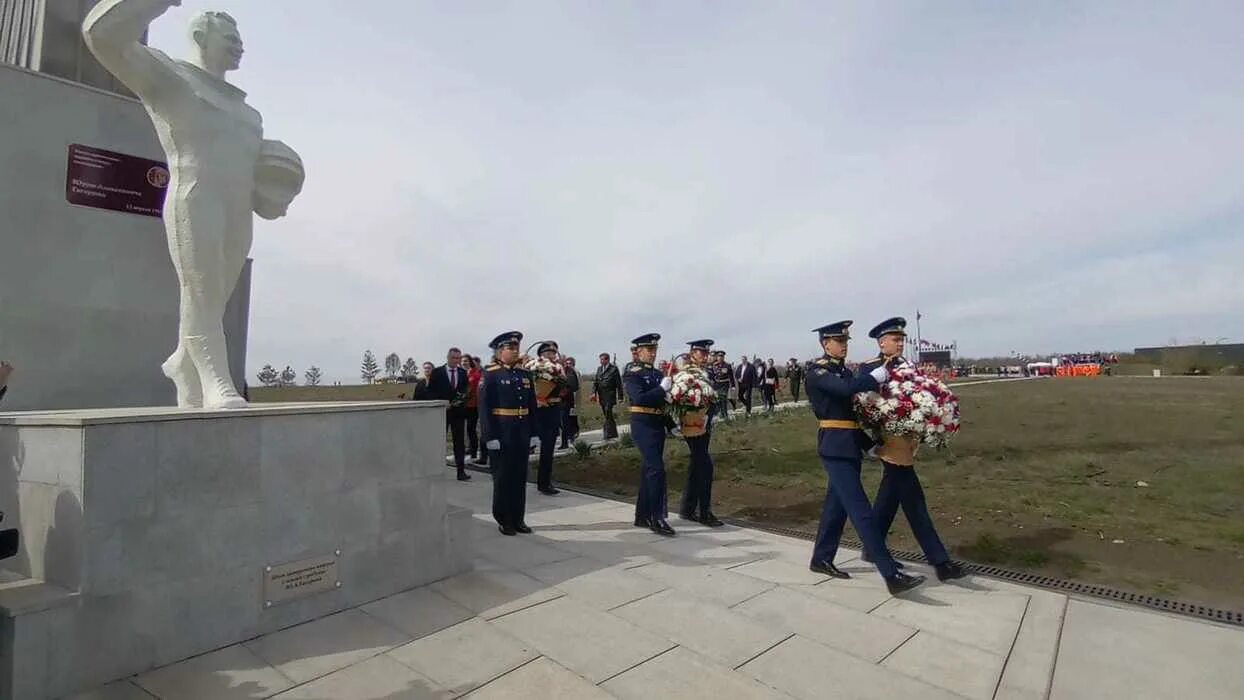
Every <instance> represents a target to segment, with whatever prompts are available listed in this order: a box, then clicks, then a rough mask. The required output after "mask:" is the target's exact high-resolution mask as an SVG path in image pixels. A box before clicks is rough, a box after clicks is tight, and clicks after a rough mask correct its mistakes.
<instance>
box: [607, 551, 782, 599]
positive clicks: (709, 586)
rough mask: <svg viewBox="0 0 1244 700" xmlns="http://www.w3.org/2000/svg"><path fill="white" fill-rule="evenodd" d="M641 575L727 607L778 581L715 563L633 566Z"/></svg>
mask: <svg viewBox="0 0 1244 700" xmlns="http://www.w3.org/2000/svg"><path fill="white" fill-rule="evenodd" d="M631 571H634V572H635V573H637V574H639V575H640V576H644V577H647V578H650V579H653V580H655V581H660V582H661V583H664V584H665V585H667V586H669V587H670V588H675V589H677V590H680V591H683V592H685V593H689V594H691V595H693V596H695V597H697V598H703V599H704V600H708V601H712V602H714V603H719V604H721V605H724V606H725V607H730V606H732V605H737V604H739V603H741V602H743V601H744V600H747V599H748V598H751V597H752V596H757V595H760V594H761V593H764V592H765V591H767V590H769V589H770V588H773V586H774V584H772V583H769V582H768V581H761V580H760V579H755V578H752V577H750V576H744V575H743V574H736V573H734V572H733V571H726V570H725V569H718V568H717V567H714V566H705V565H699V566H676V565H671V564H667V563H661V562H657V563H652V564H648V565H646V566H640V567H637V568H634V569H631Z"/></svg>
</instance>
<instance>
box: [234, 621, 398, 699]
mask: <svg viewBox="0 0 1244 700" xmlns="http://www.w3.org/2000/svg"><path fill="white" fill-rule="evenodd" d="M408 641H410V638H409V637H407V636H406V635H404V634H402V633H401V632H399V631H397V630H396V629H394V628H393V627H389V626H388V625H385V624H382V623H381V622H378V621H377V620H376V619H375V618H373V617H370V616H369V615H366V614H365V613H363V611H361V610H358V609H354V610H347V611H345V612H340V613H337V614H335V615H329V616H328V617H323V618H320V619H318V620H315V621H314V622H308V623H306V624H303V625H298V626H297V627H291V628H289V629H286V630H281V631H280V632H275V633H273V634H269V635H266V636H263V637H260V638H258V639H253V640H251V641H249V642H246V643H245V644H244V645H243V646H245V647H246V648H247V649H249V650H250V651H252V652H254V653H255V655H256V656H258V657H259V658H261V659H263V660H264V661H266V662H267V663H268V664H269V665H270V666H272V667H273V668H275V669H276V670H278V671H280V672H281V673H282V674H283V675H285V676H286V677H287V678H289V679H291V680H293V681H297V682H299V683H305V682H307V681H309V680H312V679H315V678H319V677H320V676H324V675H327V674H329V673H332V672H333V671H336V670H339V669H342V668H345V667H346V666H350V665H352V664H356V663H358V662H360V661H363V660H364V659H368V658H371V657H373V656H376V655H378V654H381V653H383V652H385V651H388V650H389V649H392V648H393V647H395V646H397V645H399V644H403V643H405V642H408Z"/></svg>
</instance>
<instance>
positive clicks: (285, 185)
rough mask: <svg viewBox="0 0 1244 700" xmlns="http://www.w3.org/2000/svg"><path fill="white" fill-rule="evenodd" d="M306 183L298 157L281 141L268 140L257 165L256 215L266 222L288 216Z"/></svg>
mask: <svg viewBox="0 0 1244 700" xmlns="http://www.w3.org/2000/svg"><path fill="white" fill-rule="evenodd" d="M305 179H306V171H305V170H303V167H302V158H300V157H298V153H297V152H295V151H294V149H292V148H290V147H289V146H287V145H285V144H284V143H282V142H280V141H271V140H267V139H265V140H264V142H263V144H262V145H261V146H260V148H259V159H258V160H257V161H255V196H254V209H255V213H256V214H258V215H259V216H261V217H263V218H265V219H277V218H280V217H282V216H285V212H286V211H287V210H288V209H289V205H290V203H291V202H293V201H294V197H296V196H298V193H299V192H301V191H302V183H303V181H304V180H305Z"/></svg>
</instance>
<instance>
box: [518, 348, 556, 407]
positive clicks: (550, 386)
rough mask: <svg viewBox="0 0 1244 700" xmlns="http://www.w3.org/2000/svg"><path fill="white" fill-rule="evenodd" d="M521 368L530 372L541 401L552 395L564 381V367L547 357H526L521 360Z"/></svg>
mask: <svg viewBox="0 0 1244 700" xmlns="http://www.w3.org/2000/svg"><path fill="white" fill-rule="evenodd" d="M523 369H525V370H527V371H528V372H531V377H532V379H534V380H535V383H536V397H537V398H539V399H540V400H541V401H543V400H545V399H547V398H549V397H550V396H553V395H554V394H555V393H556V392H557V391H558V390H559V389H560V388H561V386H562V385H563V384H565V383H566V369H565V368H564V367H562V364H561V363H560V362H554V361H553V360H550V359H548V358H547V357H541V356H539V355H535V356H533V357H528V358H526V359H525V360H524V361H523ZM541 405H543V404H541Z"/></svg>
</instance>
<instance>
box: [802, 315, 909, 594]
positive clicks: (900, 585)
mask: <svg viewBox="0 0 1244 700" xmlns="http://www.w3.org/2000/svg"><path fill="white" fill-rule="evenodd" d="M851 323H852V322H851V321H839V322H837V323H831V324H829V325H827V326H821V327H820V328H817V329H816V330H815V331H813V332H814V333H817V334H818V336H819V337H820V340H821V348H822V349H823V350H824V351H825V355H824V356H823V357H821V358H820V359H818V360H816V361H815V362H814V363H813V364H812V369H811V371H810V372H808V377H807V380H806V385H807V390H808V392H807V393H808V403H809V404H810V405H811V406H812V411H813V413H815V414H816V417H817V419H818V420H819V421H820V427H819V432H818V433H817V454H818V455H820V457H821V464H822V465H823V466H824V467H825V473H826V474H827V475H828V476H829V487H828V488H827V489H826V490H825V503H824V505H823V506H822V507H821V523H820V526H819V527H818V528H817V533H816V544H815V545H814V547H813V549H812V563H811V565H810V566H809V568H810V569H811V570H812V571H815V572H817V573H821V574H826V575H827V576H830V577H832V578H851V576H850V574H847V573H846V572H844V571H841V570H840V569H838V567H836V566H834V555H835V554H836V553H837V552H838V542H839V541H840V540H841V539H842V528H843V527H844V526H845V525H846V522H847V518H848V517H849V518H851V525H853V526H854V527H855V531H856V533H858V534H859V536H860V540H862V541H863V543H864V550H865V551H866V552H868V553H870V554H872V555H873V557H874V558H875V560H876V561H875V563H876V566H877V571H878V572H879V573H880V574H881V577H882V578H884V579H885V583H886V588H888V589H889V591H890V594H891V595H897V594H899V593H902V592H903V591H908V590H911V589H912V588H915V587H916V586H919V585H920V584H921V583H923V582H924V577H923V576H909V575H907V574H905V573H902V572H900V571H899V570H898V567H897V566H896V565H895V563H894V559H893V557H891V556H890V552H889V550H887V549H886V548H885V541H884V540H883V539H882V537H881V533H880V532H879V531H878V530H877V525H876V523H875V522H874V520H873V513H872V506H870V505H869V503H868V496H866V495H865V494H864V486H863V484H861V483H860V468H861V466H860V465H861V455H862V449H864V448H867V447H871V441H870V440H869V439H868V437H867V435H865V434H864V432H863V431H861V430H860V428H859V424H858V423H857V422H856V418H855V406H854V405H853V404H852V397H853V396H854V395H855V394H859V393H863V392H866V391H876V389H877V387H878V385H879V382H882V381H885V380H886V378H887V377H888V375H889V371H888V370H887V369H886V368H885V367H884V366H883V367H878V368H876V369H874V370H873V371H872V373H870V374H862V375H860V376H858V377H856V376H855V375H854V374H852V372H851V370H849V369H847V367H846V364H845V362H846V359H847V344H848V341H849V340H850V339H851V334H850V328H851Z"/></svg>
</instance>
